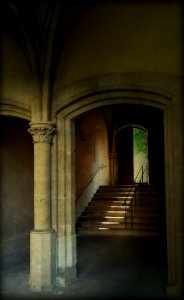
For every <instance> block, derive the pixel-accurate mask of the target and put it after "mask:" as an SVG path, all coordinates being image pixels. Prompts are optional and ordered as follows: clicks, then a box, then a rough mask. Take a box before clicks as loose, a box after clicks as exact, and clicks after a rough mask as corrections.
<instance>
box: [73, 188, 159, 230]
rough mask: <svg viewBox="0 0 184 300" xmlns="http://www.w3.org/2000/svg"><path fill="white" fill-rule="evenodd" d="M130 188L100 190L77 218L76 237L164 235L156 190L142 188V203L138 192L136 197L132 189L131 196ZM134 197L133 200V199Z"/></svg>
mask: <svg viewBox="0 0 184 300" xmlns="http://www.w3.org/2000/svg"><path fill="white" fill-rule="evenodd" d="M130 187H131V186H130V185H127V186H119V185H117V186H100V187H99V189H98V190H97V192H96V193H95V195H94V197H93V198H92V200H91V202H90V203H89V204H88V206H87V207H86V208H85V210H84V212H83V213H82V214H81V216H80V217H79V218H78V221H77V223H76V232H77V234H85V235H90V234H95V235H101V234H103V235H104V234H105V235H106V234H113V235H118V234H120V235H126V234H128V232H131V233H132V232H134V234H135V235H136V232H139V233H140V232H142V234H143V233H144V235H145V232H146V233H148V232H149V235H150V234H151V233H152V234H153V235H154V234H159V233H160V232H162V233H163V232H164V229H165V220H164V218H163V203H162V199H161V198H160V195H159V194H158V192H157V190H156V189H155V186H154V185H152V186H151V185H144V187H143V190H142V194H141V196H142V197H141V203H140V202H139V191H137V192H136V193H135V190H134V189H132V191H131V193H130ZM135 195H136V199H135V198H133V196H135ZM127 196H129V197H127ZM125 204H126V205H125ZM130 204H132V208H131V207H130ZM135 204H136V205H135ZM138 204H141V206H138ZM131 214H132V215H131ZM125 232H126V233H125Z"/></svg>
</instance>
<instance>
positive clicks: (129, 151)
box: [116, 125, 149, 185]
mask: <svg viewBox="0 0 184 300" xmlns="http://www.w3.org/2000/svg"><path fill="white" fill-rule="evenodd" d="M116 148H117V161H118V163H117V164H118V172H117V182H118V184H125V185H126V184H132V183H133V182H140V181H141V182H142V183H149V163H148V130H147V129H146V128H140V127H139V126H138V125H137V126H136V125H128V126H125V127H124V128H122V129H121V130H120V131H119V133H118V135H117V143H116Z"/></svg>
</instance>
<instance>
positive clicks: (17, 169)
mask: <svg viewBox="0 0 184 300" xmlns="http://www.w3.org/2000/svg"><path fill="white" fill-rule="evenodd" d="M0 128H1V129H0V141H1V147H0V165H1V169H0V170H1V175H0V177H1V181H0V182H1V188H0V199H1V243H0V252H1V255H2V258H3V260H4V259H9V258H10V259H18V258H20V256H21V255H22V254H26V253H27V254H28V253H29V239H30V231H31V230H32V229H33V144H32V138H31V136H30V134H29V133H28V132H27V128H28V121H26V120H22V119H18V118H11V117H0Z"/></svg>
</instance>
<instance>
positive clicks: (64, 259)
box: [57, 90, 177, 285]
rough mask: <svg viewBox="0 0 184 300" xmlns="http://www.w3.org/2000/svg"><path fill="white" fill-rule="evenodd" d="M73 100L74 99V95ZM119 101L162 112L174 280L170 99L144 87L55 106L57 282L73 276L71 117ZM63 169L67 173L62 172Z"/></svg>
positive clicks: (169, 250)
mask: <svg viewBox="0 0 184 300" xmlns="http://www.w3.org/2000/svg"><path fill="white" fill-rule="evenodd" d="M76 100H77V99H76ZM120 103H131V104H144V105H148V106H153V107H157V108H159V109H161V110H162V111H163V113H164V134H165V141H164V149H165V150H164V152H165V175H166V176H165V177H166V178H165V190H166V215H167V217H166V218H167V257H168V282H169V284H175V282H176V268H177V266H176V256H175V246H174V243H173V242H174V239H175V234H174V232H175V227H174V219H175V217H174V215H172V214H171V211H172V205H173V201H174V196H172V195H173V194H172V193H171V191H172V188H173V184H172V183H171V181H172V179H173V176H174V174H173V169H172V165H173V156H172V155H173V147H172V143H173V141H172V126H171V125H172V119H171V99H170V98H168V97H167V96H163V95H162V94H158V93H156V94H154V92H153V93H152V92H151V91H149V93H147V92H145V91H137V90H136V91H132V90H129V91H127V90H126V91H124V90H121V91H120V90H118V91H117V90H114V91H112V90H111V91H109V92H107V91H105V92H103V91H102V92H101V93H100V96H99V93H98V94H95V95H94V94H93V95H91V96H90V95H86V97H83V98H82V99H81V98H80V99H78V101H74V102H73V104H72V103H71V104H70V105H68V106H67V107H66V108H65V109H62V110H58V113H57V127H58V142H57V152H58V153H60V155H59V156H58V157H57V159H58V166H59V168H58V173H57V182H58V212H57V218H58V225H57V230H58V246H57V282H58V284H60V285H61V284H65V283H66V282H68V281H71V280H72V279H73V278H75V277H76V235H75V214H74V211H75V178H74V174H75V172H74V149H75V145H74V120H75V118H76V117H77V116H79V115H80V114H82V113H84V112H87V111H89V110H91V109H93V108H97V107H102V106H106V105H114V104H120ZM66 170H67V173H66Z"/></svg>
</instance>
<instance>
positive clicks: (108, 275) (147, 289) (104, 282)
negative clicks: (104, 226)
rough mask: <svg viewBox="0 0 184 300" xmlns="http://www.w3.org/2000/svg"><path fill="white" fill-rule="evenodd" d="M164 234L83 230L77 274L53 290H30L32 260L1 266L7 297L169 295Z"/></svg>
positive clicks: (84, 297) (2, 296) (102, 297)
mask: <svg viewBox="0 0 184 300" xmlns="http://www.w3.org/2000/svg"><path fill="white" fill-rule="evenodd" d="M165 244H166V243H165V240H164V238H163V237H127V236H126V237H122V236H101V237H97V236H88V237H84V236H80V237H78V238H77V256H78V263H77V272H78V278H77V280H76V281H75V282H74V283H73V284H71V285H70V286H68V287H65V288H55V289H53V290H52V292H47V293H46V292H45V293H37V292H31V291H30V290H29V283H28V280H29V263H28V261H27V263H26V261H25V260H24V262H23V261H21V262H19V263H18V262H17V263H14V264H13V263H11V264H10V263H8V264H6V265H4V266H3V267H2V268H1V298H3V299H16V298H17V299H27V298H28V299H30V298H32V299H37V298H44V299H51V298H57V299H81V300H82V299H124V298H125V299H143V298H146V299H149V298H150V299H164V298H165V286H166V282H167V274H166V247H165V246H166V245H165Z"/></svg>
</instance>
